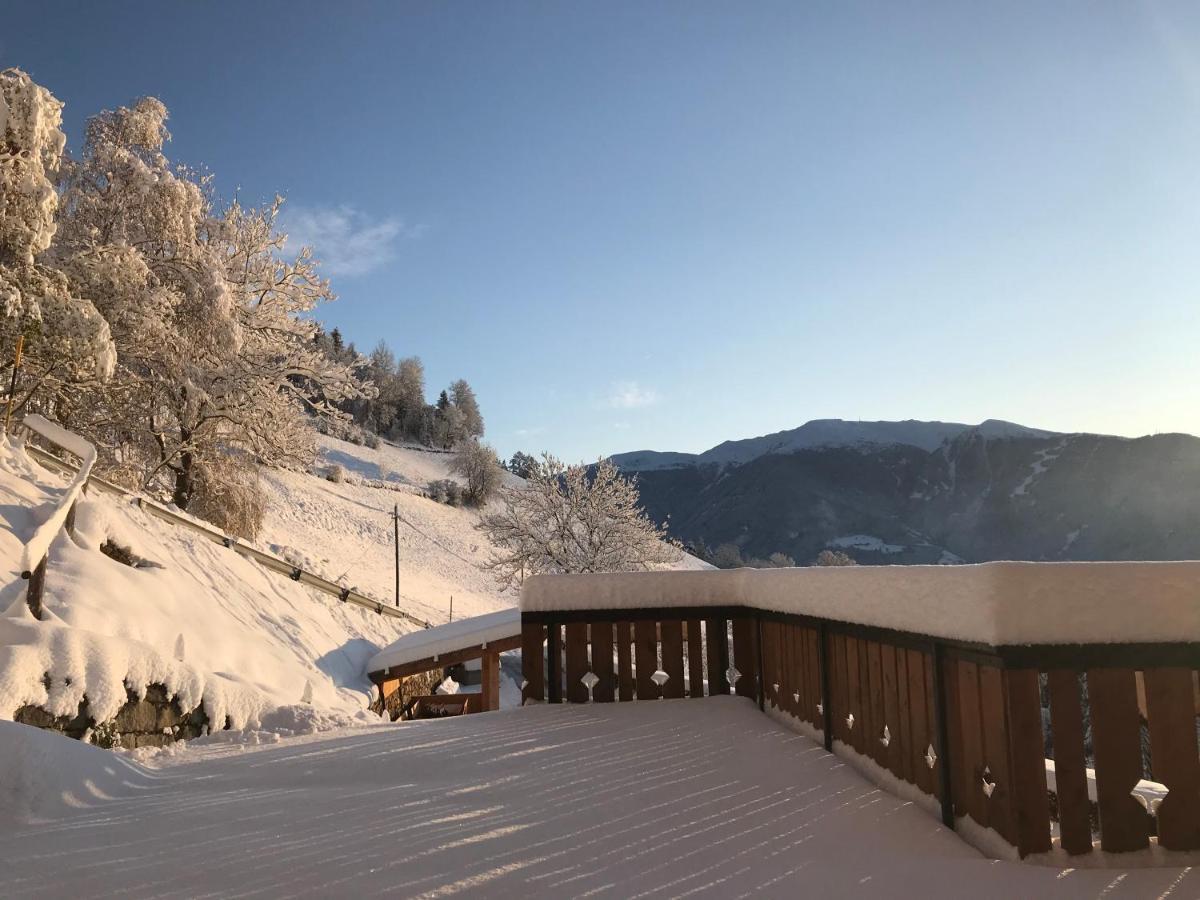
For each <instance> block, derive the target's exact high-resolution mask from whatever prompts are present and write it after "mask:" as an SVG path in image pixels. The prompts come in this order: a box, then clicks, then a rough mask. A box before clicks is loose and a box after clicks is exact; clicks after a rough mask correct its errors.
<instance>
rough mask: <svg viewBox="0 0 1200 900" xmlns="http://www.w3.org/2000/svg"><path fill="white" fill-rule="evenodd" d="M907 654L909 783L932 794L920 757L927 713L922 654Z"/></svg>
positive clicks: (926, 739) (930, 780) (924, 743)
mask: <svg viewBox="0 0 1200 900" xmlns="http://www.w3.org/2000/svg"><path fill="white" fill-rule="evenodd" d="M904 652H905V654H907V656H908V723H909V725H908V731H909V763H910V765H911V766H912V774H913V784H915V785H916V786H917V787H919V788H920V789H921V790H923V791H924V792H925V793H927V794H932V793H933V777H932V775H931V773H930V771H929V766H927V765H925V761H924V760H923V759H922V757H924V756H925V750H926V748H927V747H928V746H929V712H928V710H927V709H926V705H927V703H928V701H927V698H926V695H925V654H924V653H922V652H921V651H920V650H905V651H904Z"/></svg>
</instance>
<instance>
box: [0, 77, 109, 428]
mask: <svg viewBox="0 0 1200 900" xmlns="http://www.w3.org/2000/svg"><path fill="white" fill-rule="evenodd" d="M61 121H62V104H61V103H60V102H59V101H58V100H56V99H55V98H54V97H53V95H51V94H50V92H49V91H47V90H46V89H45V88H43V87H41V86H40V85H38V84H35V83H34V82H33V81H32V80H31V79H30V77H29V76H28V75H26V74H25V73H24V72H21V71H20V70H18V69H8V70H6V71H4V72H0V310H2V311H3V316H2V317H0V346H2V347H3V349H4V352H5V355H8V354H9V353H11V352H12V351H13V348H14V346H15V345H16V343H17V339H18V337H20V336H24V338H25V352H24V359H25V369H26V372H27V375H26V377H25V378H24V379H23V380H22V383H21V385H20V386H19V387H18V396H17V398H16V399H17V401H18V402H17V409H18V410H19V409H21V408H23V407H24V406H25V404H26V403H27V402H28V401H29V400H30V398H31V397H34V396H38V397H40V398H42V401H43V406H44V408H46V409H47V410H48V411H51V412H53V411H54V410H53V407H54V406H55V404H56V402H61V401H63V400H64V399H65V398H66V396H67V392H66V388H67V386H68V385H71V386H77V385H79V384H81V383H83V382H86V381H92V382H99V381H103V380H104V379H106V378H107V377H108V376H109V375H110V374H111V373H112V369H113V366H114V364H115V354H114V348H113V342H112V337H111V335H110V332H109V327H108V324H107V323H106V322H105V321H104V319H103V317H102V316H101V315H100V313H99V312H98V311H97V310H96V307H95V306H94V305H93V304H92V303H91V302H89V301H88V300H85V299H82V298H81V297H80V295H79V294H78V293H76V292H75V291H74V290H73V289H72V285H71V284H70V283H69V282H68V279H67V278H66V277H65V276H64V275H63V274H62V273H61V272H58V271H56V270H54V269H53V268H52V267H49V266H47V265H45V264H43V262H42V261H41V260H40V257H41V256H42V255H43V254H44V253H45V251H46V250H47V249H48V248H49V247H50V244H51V241H52V240H53V239H54V235H55V231H56V225H57V222H56V214H57V212H58V207H59V198H58V194H57V193H56V191H55V188H54V178H55V176H56V174H57V171H58V169H59V166H60V163H61V159H62V151H63V146H64V144H65V138H64V135H63V132H62V128H61V127H60V125H61Z"/></svg>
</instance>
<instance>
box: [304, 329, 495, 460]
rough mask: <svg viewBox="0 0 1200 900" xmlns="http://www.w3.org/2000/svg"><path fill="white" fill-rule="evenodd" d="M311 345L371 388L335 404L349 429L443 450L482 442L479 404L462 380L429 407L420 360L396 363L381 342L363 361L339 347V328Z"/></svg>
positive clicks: (411, 358)
mask: <svg viewBox="0 0 1200 900" xmlns="http://www.w3.org/2000/svg"><path fill="white" fill-rule="evenodd" d="M315 341H316V345H317V347H318V348H320V350H321V352H322V353H324V354H325V355H326V356H327V357H328V358H329V359H330V360H332V361H334V362H335V363H338V364H341V365H345V366H347V367H349V368H350V370H351V371H352V372H353V373H354V376H355V377H356V378H358V379H359V380H360V381H361V382H363V383H369V384H371V385H373V386H374V388H375V390H374V392H373V393H371V394H363V395H360V396H358V397H349V398H346V399H344V400H343V401H341V402H340V403H338V404H337V406H338V409H340V410H341V411H342V412H344V413H345V414H346V415H347V416H348V417H349V421H350V422H352V423H353V424H354V425H356V426H358V427H360V428H363V429H365V430H367V431H369V432H371V433H373V434H375V435H378V436H379V437H385V438H388V439H390V440H395V441H412V442H414V443H419V444H423V445H424V446H426V447H438V448H441V449H446V450H448V449H450V448H452V447H455V446H456V445H458V444H460V443H462V442H464V441H472V440H478V439H479V438H482V437H483V431H484V426H483V414H482V413H481V412H480V410H479V401H478V399H477V398H476V396H475V391H474V389H473V388H472V387H471V385H470V384H468V383H467V382H466V380H465V379H462V378H459V379H457V380H456V381H453V382H451V384H450V386H449V387H447V388H446V389H445V390H443V391H442V392H441V393H440V394H438V397H437V399H436V400H435V401H434V402H433V403H429V402H427V400H426V394H425V365H424V363H422V362H421V359H420V357H417V356H406V357H404V358H402V359H397V358H396V355H395V353H393V352H392V349H391V348H390V347H389V346H388V345H387V342H385V341H382V340H381V341H380V342H379V343H378V344H377V345H376V346H375V349H374V350H372V351H371V352H370V353H369V354H367V355H365V356H364V355H363V354H361V353H359V352H358V350H357V349H356V348H355V346H354V342H353V341H351V342H350V343H346V342H345V341H344V339H343V337H342V333H341V330H340V329H338V328H333V329H332V330H330V331H328V332H326V331H324V330H319V331H318V332H317V334H316V337H315Z"/></svg>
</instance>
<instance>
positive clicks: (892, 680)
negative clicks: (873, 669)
mask: <svg viewBox="0 0 1200 900" xmlns="http://www.w3.org/2000/svg"><path fill="white" fill-rule="evenodd" d="M879 668H880V675H881V676H882V686H883V724H884V725H886V726H887V728H888V733H889V734H890V735H891V737H890V739H889V741H888V746H887V752H886V753H885V754H884V755H883V758H884V759H886V760H887V762H886V763H885V764H884V768H886V769H887V770H888V771H889V772H891V773H892V774H893V775H895V776H896V777H900V773H901V771H903V767H902V766H901V764H900V761H899V758H900V712H899V708H900V695H899V692H898V691H897V690H896V648H895V647H893V646H892V645H891V644H882V645H880V648H879ZM879 730H880V731H883V727H882V726H880V729H879Z"/></svg>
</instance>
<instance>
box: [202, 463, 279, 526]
mask: <svg viewBox="0 0 1200 900" xmlns="http://www.w3.org/2000/svg"><path fill="white" fill-rule="evenodd" d="M194 471H195V485H194V492H193V495H192V503H193V505H192V512H193V513H194V514H195V515H198V516H200V517H201V518H203V519H207V520H208V521H209V522H212V523H213V524H214V525H216V526H217V527H218V528H220V529H222V530H223V531H224V532H225V533H226V534H229V535H234V536H235V537H241V538H246V539H248V540H253V539H254V538H256V537H258V532H259V529H261V528H262V522H263V516H264V515H265V514H266V511H267V494H266V491H265V490H263V487H262V484H261V482H260V480H259V475H258V467H257V466H256V465H254V462H253V461H252V460H250V459H249V458H247V457H246V456H244V455H242V454H233V453H217V454H214V455H212V456H205V457H203V458H202V459H200V460H198V461H197V462H196V464H195V467H194Z"/></svg>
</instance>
